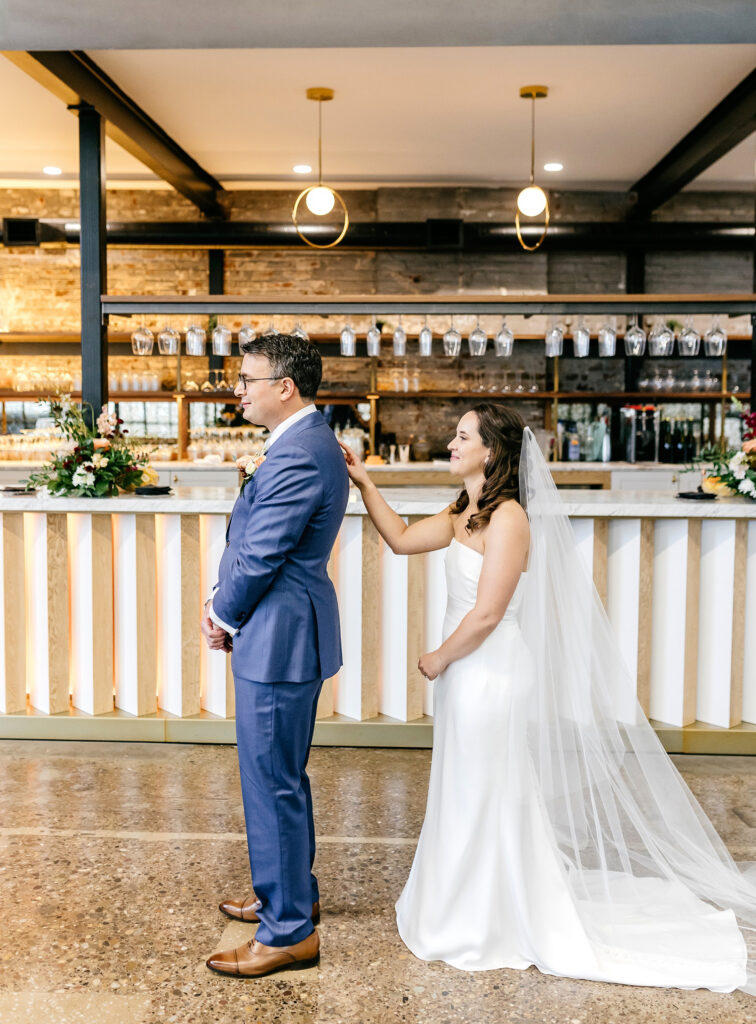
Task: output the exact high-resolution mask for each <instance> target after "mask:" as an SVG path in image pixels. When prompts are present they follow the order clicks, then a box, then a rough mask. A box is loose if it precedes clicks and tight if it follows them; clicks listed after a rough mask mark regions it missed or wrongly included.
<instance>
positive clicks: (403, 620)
mask: <svg viewBox="0 0 756 1024" xmlns="http://www.w3.org/2000/svg"><path fill="white" fill-rule="evenodd" d="M404 518H405V522H406V517H404ZM380 567H381V568H380V581H381V622H380V673H379V684H378V686H379V689H378V710H379V711H380V712H381V714H383V715H389V717H391V718H397V719H399V721H401V722H406V721H407V717H408V716H407V583H408V568H409V566H408V560H407V558H406V556H404V555H395V554H394V552H393V551H392V550H391V548H390V547H389V546H388V544H385V543H383V542H381V553H380Z"/></svg>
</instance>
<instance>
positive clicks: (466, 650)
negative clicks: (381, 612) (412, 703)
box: [418, 501, 530, 679]
mask: <svg viewBox="0 0 756 1024" xmlns="http://www.w3.org/2000/svg"><path fill="white" fill-rule="evenodd" d="M529 542H530V528H529V526H528V519H527V516H526V515H525V512H524V511H523V509H522V508H521V506H520V505H519V504H518V503H517V502H515V501H508V502H506V503H505V504H503V505H500V506H499V507H498V508H497V509H496V511H495V512H494V513H493V515H492V516H491V521H490V522H489V524H488V527H487V529H486V540H485V553H484V555H483V567H482V569H481V572H480V579H479V580H478V594H477V599H476V601H475V605H474V607H473V608H471V609H470V611H469V612H468V613H467V615H465V617H464V618H463V619H462V621H461V622H460V624H459V625H458V626H457V628H456V629H455V630H454V632H453V633H452V634H451V635H450V636H449V637H447V639H446V640H445V641H444V643H442V644H441V646H440V647H439V648H438V649H437V650H435V651H431V652H429V653H428V654H424V655H423V656H422V658H421V659H420V661H419V663H418V668H419V669H420V671H421V672H422V673H423V675H424V676H425V677H426V678H427V679H435V678H436V676H437V675H439V674H440V673H441V672H443V671H444V669H446V668H447V666H448V665H450V664H451V663H452V662H453V661H458V660H459V659H460V658H464V657H465V656H466V655H468V654H470V653H471V652H472V651H474V650H475V649H476V648H477V647H480V645H481V644H482V643H483V641H484V640H485V639H486V637H487V636H488V635H489V634H490V633H492V632H493V630H494V629H495V628H496V626H498V624H499V622H501V619H502V617H503V616H504V613H505V612H506V610H507V607H508V605H509V602H510V601H511V600H512V595H513V594H514V592H515V588H516V587H517V584H518V582H519V580H520V573H521V572H522V571H523V569H524V568H525V560H526V558H527V554H528V545H529Z"/></svg>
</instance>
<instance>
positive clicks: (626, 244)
mask: <svg viewBox="0 0 756 1024" xmlns="http://www.w3.org/2000/svg"><path fill="white" fill-rule="evenodd" d="M66 223H67V222H66V221H63V220H44V221H42V222H41V225H42V227H41V230H40V238H41V240H42V241H43V242H44V240H45V234H46V232H47V233H49V234H50V236H51V240H53V236H54V239H55V240H61V238H62V239H65V241H67V242H68V243H70V244H72V245H75V244H76V243H77V242H78V239H79V233H78V231H77V230H76V229H75V228H72V227H70V226H69V227H66ZM459 225H460V229H459V232H458V243H455V244H454V245H450V244H446V245H444V246H443V251H445V252H449V251H452V252H500V253H504V252H512V253H514V252H518V253H519V252H522V249H521V248H520V245H519V242H518V241H517V235H516V232H515V227H514V225H513V224H509V223H498V224H491V223H479V222H464V223H463V222H462V221H460V222H459ZM527 230H528V229H524V231H525V233H526V237H527ZM28 233H29V234H31V229H29V232H28ZM334 233H335V232H334V229H331V228H326V227H323V228H321V229H320V235H321V237H322V239H323V240H327V239H328V238H329V237H332V236H333V235H334ZM755 237H756V230H755V229H754V225H753V223H752V222H749V221H745V222H739V223H737V224H722V223H718V222H708V221H707V222H677V223H670V222H657V221H653V222H649V223H644V222H635V223H628V222H625V221H604V222H594V221H588V222H585V223H558V224H552V226H551V227H550V228H549V234H548V237H547V239H546V242H545V243H544V246H545V247H546V248H548V249H549V250H552V251H554V252H580V251H591V252H623V251H624V252H627V253H633V254H640V256H641V257H642V254H643V253H645V252H651V251H662V250H666V251H679V252H694V251H704V250H705V251H750V250H751V249H752V248H753V245H754V238H755ZM108 245H113V246H136V247H149V246H153V245H154V246H177V247H187V248H209V249H212V248H220V249H234V248H289V247H291V248H302V249H304V248H305V245H304V242H302V241H301V240H300V239H299V237H298V236H297V233H296V231H295V229H294V225H293V224H290V223H286V222H284V223H270V224H269V223H265V222H262V221H223V222H218V221H197V222H193V221H153V222H132V221H127V222H115V221H114V222H111V223H109V224H108ZM339 249H340V250H344V249H377V250H381V249H383V250H389V249H406V250H417V251H420V252H438V251H439V245H438V241H437V238H436V236H435V234H434V232H433V231H429V229H428V222H427V221H406V222H405V221H395V222H388V221H387V222H383V223H375V222H373V221H368V222H358V223H356V224H351V225H350V227H349V231H348V232H347V235H346V238H345V239H344V241H343V242H341V244H340V245H339Z"/></svg>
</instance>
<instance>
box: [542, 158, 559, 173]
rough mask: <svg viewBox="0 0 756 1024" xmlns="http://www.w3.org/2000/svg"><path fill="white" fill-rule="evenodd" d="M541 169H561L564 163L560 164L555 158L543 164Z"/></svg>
mask: <svg viewBox="0 0 756 1024" xmlns="http://www.w3.org/2000/svg"><path fill="white" fill-rule="evenodd" d="M543 169H544V171H563V170H564V164H560V163H559V162H558V161H556V160H555V161H554V162H553V163H550V164H544V165H543Z"/></svg>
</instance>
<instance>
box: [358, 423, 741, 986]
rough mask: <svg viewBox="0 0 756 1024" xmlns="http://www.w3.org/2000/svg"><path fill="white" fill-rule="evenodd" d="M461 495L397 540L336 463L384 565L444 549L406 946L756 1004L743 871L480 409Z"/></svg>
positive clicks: (460, 449) (550, 505)
mask: <svg viewBox="0 0 756 1024" xmlns="http://www.w3.org/2000/svg"><path fill="white" fill-rule="evenodd" d="M448 447H449V451H450V453H451V471H452V473H454V474H455V475H457V476H459V477H461V478H462V480H463V482H464V486H463V488H462V490H461V492H460V495H459V497H458V498H457V500H456V501H455V502H454V503H453V504H451V505H450V506H449V507H448V508H446V509H445V510H444V511H443V512H440V513H438V515H435V516H431V517H429V518H427V519H424V520H422V521H420V522H418V523H413V524H412V525H411V526H407V525H406V524H405V523H404V521H403V520H402V519H401V518H400V517H399V516H398V515H396V513H395V512H393V511H392V510H391V509H390V508H389V506H388V505H387V504H386V502H385V501H384V500H383V498H382V497H381V495H380V494H379V492H378V490H377V489H376V487H375V486H374V485H373V484H372V483H371V481H370V480H369V478H368V475H367V472H366V471H365V468H364V466H363V465H362V463H361V462H359V460H357V459H356V458H355V456H354V455H353V454H352V453H351V452H350V451H348V450H345V456H346V459H347V468H348V470H349V475H350V477H351V479H352V480H353V482H354V483H355V484H356V486H357V487H358V488H359V490H360V492H361V494H362V498H363V501H364V503H365V507H366V508H367V511H368V513H369V515H370V517H371V519H372V520H373V522H374V523H375V525H376V527H377V529H378V531H379V532H380V534H381V536H382V537H383V539H384V540H385V541H386V543H387V544H388V545H389V546H390V547H391V549H392V550H393V551H394V552H397V553H400V554H414V553H417V552H423V551H432V550H435V549H437V548H446V578H447V591H448V604H447V610H446V618H445V620H444V628H443V638H444V639H443V643H442V644H441V646H440V647H439V648H438V649H437V650H435V651H430V652H429V653H427V654H424V655H423V656H422V658H421V659H420V662H419V666H418V667H419V669H420V671H421V672H422V673H423V674H424V675H425V676H426V678H428V679H434V680H436V683H435V697H434V739H433V759H432V764H431V775H430V785H429V791H428V803H427V808H426V816H425V821H424V823H423V828H422V832H421V834H420V839H419V842H418V846H417V851H416V853H415V859H414V862H413V865H412V870H411V872H410V876H409V879H408V880H407V884H406V885H405V887H404V891H403V892H402V894H401V896H400V898H399V901H398V903H397V906H396V910H397V926H398V929H399V934H400V935H401V937H402V939H403V941H404V942H405V944H406V945H407V946H408V947H409V949H410V950H411V951H412V952H413V953H414V954H415V956H417V957H419V958H421V959H423V960H444V961H446V962H447V963H449V964H451V965H453V966H454V967H458V968H461V969H463V970H469V971H477V970H490V969H493V968H502V967H507V968H517V969H524V968H526V967H529V966H531V965H535V966H536V967H537V968H538V969H539V970H540V971H542V972H543V973H546V974H554V975H561V976H566V977H573V978H586V979H592V980H596V981H610V982H622V983H625V984H631V985H656V986H664V987H674V988H708V989H712V990H713V991H718V992H730V991H732V990H733V989H735V988H742V989H744V990H745V991H749V992H752V993H756V962H755V961H754V960H752V959H750V958H751V957H753V956H754V952H753V949H751V951H750V952H749V947H750V946H754V948H756V945H754V944H756V876H754V874H752V873H751V869H750V866H749V865H737V864H735V862H734V861H733V860H732V858H731V857H730V855H729V853H728V851H727V849H726V848H725V846H724V843H723V842H722V840H721V839H720V838H719V836H718V834H717V833H716V831H715V830H714V828H713V826H712V825H711V823H710V822H709V820H708V818H707V817H706V816H705V814H704V813H703V811H702V809H701V807H700V806H699V804H698V803H697V801H696V799H695V797H694V796H693V795H692V793H691V792H690V790H689V789H688V787H687V786H686V784H685V782H684V781H683V779H682V778H681V776H680V775H679V773H678V772H677V770H676V768H675V767H674V765H673V764H672V762H671V760H670V759H669V757H668V756H667V755H666V753H665V752H664V749H663V748H662V746H661V744H660V742H659V740H658V739H657V737H656V734H655V733H654V731H653V729H652V728H651V726H650V725H649V723H648V721H647V719H646V718H645V716H644V714H643V712H642V710H641V708H640V705H639V704H638V702H637V700H636V697H635V692H634V686H633V680H632V679H631V677H630V675H629V673H628V671H627V669H626V667H625V665H624V663H623V661H622V658H621V655H620V653H619V650H618V647H617V643H616V640H615V638H614V635H613V633H612V628H611V626H610V624H609V621H608V619H607V617H606V613H605V611H604V608H603V605H602V604H601V601H600V599H599V597H598V594H597V592H596V590H595V588H594V586H593V583H592V580H591V578H590V576H589V573H588V571H587V568H586V567H585V565H584V563H583V561H582V559H581V556H580V553H579V551H578V549H577V547H576V544H575V540H574V537H573V534H572V529H571V527H570V524H569V520H568V518H567V516H566V515H565V514H564V512H563V511H562V508H561V504H560V498H559V495H558V493H557V490H556V488H555V486H554V484H553V482H552V479H551V474H550V472H549V469H548V465H547V463H546V461H545V459H544V457H543V455H542V454H541V452H540V450H539V448H538V445H537V443H536V441H535V438H534V436H533V434H532V432H531V431H530V430H529V429H528V428H527V427H525V425H524V423H523V421H522V419H521V418H520V416H519V415H518V414H517V413H516V412H514V411H512V410H511V409H509V408H507V407H506V406H503V405H494V404H492V403H483V404H480V405H477V406H475V407H474V408H473V409H472V410H470V411H469V412H467V413H465V415H464V416H463V417H462V418H461V419H460V421H459V423H458V425H457V432H456V435H455V437H454V439H453V440H452V441H451V442H450V444H449V446H448Z"/></svg>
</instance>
